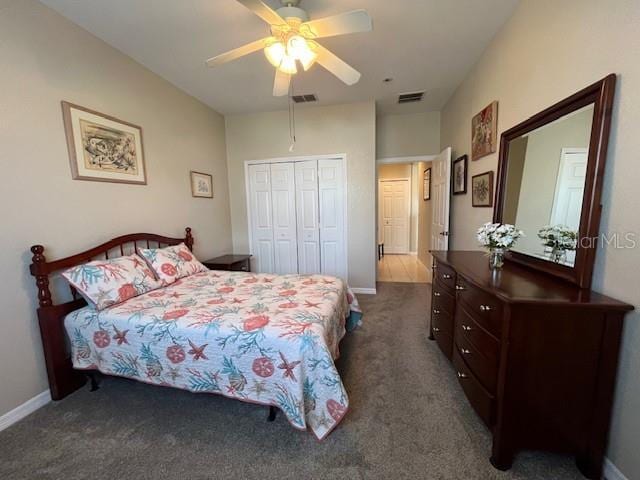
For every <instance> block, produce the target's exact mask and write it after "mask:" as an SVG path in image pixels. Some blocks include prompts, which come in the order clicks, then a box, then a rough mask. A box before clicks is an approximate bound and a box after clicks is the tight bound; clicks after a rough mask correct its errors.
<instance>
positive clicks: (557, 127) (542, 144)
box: [494, 75, 616, 288]
mask: <svg viewBox="0 0 640 480" xmlns="http://www.w3.org/2000/svg"><path fill="white" fill-rule="evenodd" d="M615 80H616V78H615V75H609V76H608V77H606V78H605V79H603V80H601V81H600V82H597V83H595V84H593V85H591V86H589V87H587V88H585V89H584V90H581V91H580V92H578V93H576V94H575V95H572V96H571V97H569V98H567V99H565V100H563V101H561V102H559V103H557V104H556V105H553V106H552V107H550V108H548V109H546V110H544V111H542V112H540V113H539V114H537V115H534V116H533V117H531V118H530V119H528V120H526V121H525V122H523V123H521V124H519V125H516V126H515V127H513V128H511V129H509V130H507V131H506V132H504V133H503V134H502V138H501V143H500V160H499V166H498V185H497V191H496V209H495V212H494V221H495V222H500V223H511V224H514V225H516V226H517V227H518V228H520V229H521V230H523V231H524V232H525V235H526V236H525V237H524V238H521V239H520V240H519V241H518V244H517V245H516V247H515V248H514V249H513V251H512V252H511V253H510V254H509V256H508V258H509V260H512V261H516V262H519V263H522V264H526V265H528V266H530V267H533V268H536V269H539V270H543V271H545V272H547V273H549V274H552V275H556V276H560V277H562V278H564V279H566V280H568V281H571V282H573V283H576V284H577V285H579V286H580V287H582V288H589V287H590V286H591V277H592V273H593V263H594V260H595V251H596V248H597V239H598V234H599V223H600V196H601V190H602V177H603V173H604V163H605V158H606V151H607V143H608V136H609V126H610V123H611V109H612V105H613V95H614V89H615Z"/></svg>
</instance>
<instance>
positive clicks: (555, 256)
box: [550, 248, 567, 263]
mask: <svg viewBox="0 0 640 480" xmlns="http://www.w3.org/2000/svg"><path fill="white" fill-rule="evenodd" d="M566 255H567V251H566V250H565V249H564V248H552V249H551V253H550V256H551V261H552V262H554V263H564V261H565V258H566Z"/></svg>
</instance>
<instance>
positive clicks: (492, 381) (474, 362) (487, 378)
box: [453, 335, 498, 395]
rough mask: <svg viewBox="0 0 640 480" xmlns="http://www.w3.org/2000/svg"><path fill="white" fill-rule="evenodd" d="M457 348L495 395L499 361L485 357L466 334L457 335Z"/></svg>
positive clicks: (479, 378)
mask: <svg viewBox="0 0 640 480" xmlns="http://www.w3.org/2000/svg"><path fill="white" fill-rule="evenodd" d="M453 348H455V349H456V350H457V351H458V353H459V354H460V357H461V358H462V360H464V363H465V364H466V366H467V367H468V368H469V369H470V370H471V372H472V373H473V374H474V375H475V376H476V377H477V378H478V380H480V383H481V384H482V385H483V386H484V387H485V388H486V389H487V391H488V392H489V393H491V394H492V395H495V392H496V383H497V379H498V361H497V359H494V358H488V357H485V356H484V355H483V354H482V352H481V351H480V349H478V348H477V347H476V346H475V345H474V344H472V343H471V342H470V341H469V339H468V338H467V337H466V336H465V335H455V339H454V342H453Z"/></svg>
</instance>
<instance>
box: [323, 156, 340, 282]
mask: <svg viewBox="0 0 640 480" xmlns="http://www.w3.org/2000/svg"><path fill="white" fill-rule="evenodd" d="M345 187H346V186H345V184H344V170H343V164H342V160H341V159H333V158H331V159H320V160H318V204H319V207H320V208H319V212H320V272H321V273H324V274H326V275H333V276H336V277H340V278H342V279H345V280H346V276H347V261H346V259H347V255H346V238H345V217H344V209H345V202H346V195H345V193H346V188H345Z"/></svg>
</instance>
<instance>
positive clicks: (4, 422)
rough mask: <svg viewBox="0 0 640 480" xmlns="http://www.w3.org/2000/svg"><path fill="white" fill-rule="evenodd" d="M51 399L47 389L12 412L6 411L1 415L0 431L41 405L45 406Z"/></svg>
mask: <svg viewBox="0 0 640 480" xmlns="http://www.w3.org/2000/svg"><path fill="white" fill-rule="evenodd" d="M50 401H51V392H50V391H49V390H46V391H44V392H42V393H40V394H38V395H36V396H35V397H33V398H32V399H30V400H27V401H26V402H24V403H23V404H22V405H19V406H17V407H16V408H14V409H13V410H11V411H10V412H7V413H5V414H4V415H2V416H1V417H0V432H1V431H2V430H4V429H5V428H9V427H10V426H11V425H13V424H14V423H16V422H18V421H20V420H22V419H23V418H24V417H26V416H27V415H29V414H30V413H33V412H35V411H36V410H38V409H39V408H40V407H43V406H45V405H46V404H47V403H49V402H50Z"/></svg>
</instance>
